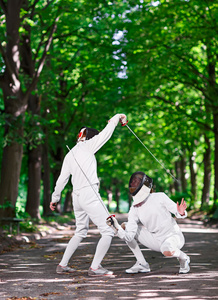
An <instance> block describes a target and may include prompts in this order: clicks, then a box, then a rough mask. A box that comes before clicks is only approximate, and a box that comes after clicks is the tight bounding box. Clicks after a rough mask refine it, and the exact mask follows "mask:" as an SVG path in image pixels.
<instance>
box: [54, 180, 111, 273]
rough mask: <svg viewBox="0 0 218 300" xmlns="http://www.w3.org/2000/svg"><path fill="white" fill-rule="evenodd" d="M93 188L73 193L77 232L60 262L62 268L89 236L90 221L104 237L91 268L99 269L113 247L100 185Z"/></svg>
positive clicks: (88, 187) (98, 246)
mask: <svg viewBox="0 0 218 300" xmlns="http://www.w3.org/2000/svg"><path fill="white" fill-rule="evenodd" d="M92 187H93V188H94V190H93V188H92ZM92 187H91V186H87V187H85V188H82V189H81V190H77V191H75V192H73V208H74V214H75V219H76V231H75V234H74V236H73V237H72V239H71V240H70V241H69V243H68V245H67V248H66V250H65V253H64V256H63V258H62V261H61V262H60V265H61V266H66V265H67V264H68V262H69V260H70V258H71V256H72V255H73V253H74V252H75V250H76V249H77V247H78V246H79V243H80V242H81V241H82V239H83V238H85V237H86V236H87V232H88V229H89V220H90V219H91V220H92V222H93V223H94V224H95V225H96V226H97V227H98V229H99V231H100V234H101V236H102V237H101V238H100V240H99V242H98V244H97V247H96V251H95V255H94V258H93V261H92V264H91V268H93V269H97V268H98V266H99V265H100V264H101V261H102V259H103V258H104V256H105V255H106V253H107V251H108V249H109V247H110V245H111V241H112V238H113V236H114V231H113V229H112V228H110V227H109V226H108V225H107V224H106V219H107V217H108V216H109V214H108V213H107V208H106V206H105V205H104V203H103V201H102V200H101V196H100V194H99V192H98V185H97V184H96V185H94V186H92ZM100 201H101V203H100Z"/></svg>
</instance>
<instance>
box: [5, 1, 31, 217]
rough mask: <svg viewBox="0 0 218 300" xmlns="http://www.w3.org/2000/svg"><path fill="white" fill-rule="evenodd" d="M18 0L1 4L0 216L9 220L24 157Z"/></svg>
mask: <svg viewBox="0 0 218 300" xmlns="http://www.w3.org/2000/svg"><path fill="white" fill-rule="evenodd" d="M21 4H22V1H21V0H19V1H18V0H8V1H7V2H6V3H5V4H4V3H3V2H2V3H1V5H2V6H3V9H4V13H5V16H6V30H7V33H6V36H7V46H6V48H5V49H4V48H3V47H2V45H1V49H0V51H1V54H2V57H3V58H4V62H5V71H4V74H3V76H1V78H0V84H1V88H2V90H3V97H4V105H5V114H6V116H7V120H6V126H5V135H4V139H5V141H6V146H5V147H4V149H3V156H2V167H1V183H0V205H2V206H3V207H5V206H6V207H7V206H8V207H9V208H8V209H6V210H2V209H1V212H0V215H1V216H2V215H4V216H5V217H10V216H14V215H15V204H16V200H17V195H18V184H19V177H20V170H21V162H22V155H23V146H22V140H23V113H24V112H25V110H26V105H27V103H26V102H27V101H26V99H24V98H23V93H22V90H21V83H20V81H19V69H20V60H19V26H20V7H21Z"/></svg>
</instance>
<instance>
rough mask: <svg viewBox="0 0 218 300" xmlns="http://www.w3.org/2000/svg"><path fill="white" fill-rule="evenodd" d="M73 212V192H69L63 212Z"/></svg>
mask: <svg viewBox="0 0 218 300" xmlns="http://www.w3.org/2000/svg"><path fill="white" fill-rule="evenodd" d="M72 210H73V206H72V191H67V194H66V197H65V200H64V207H63V212H64V213H66V212H71V211H72Z"/></svg>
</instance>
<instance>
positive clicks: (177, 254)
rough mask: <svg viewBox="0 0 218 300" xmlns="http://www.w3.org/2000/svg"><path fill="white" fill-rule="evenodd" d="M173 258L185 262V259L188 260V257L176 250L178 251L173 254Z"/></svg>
mask: <svg viewBox="0 0 218 300" xmlns="http://www.w3.org/2000/svg"><path fill="white" fill-rule="evenodd" d="M173 257H177V258H179V259H182V260H185V259H187V257H188V256H187V255H186V254H185V253H184V252H182V251H181V250H179V249H176V251H175V252H174V254H173Z"/></svg>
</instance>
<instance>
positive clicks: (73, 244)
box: [59, 235, 83, 267]
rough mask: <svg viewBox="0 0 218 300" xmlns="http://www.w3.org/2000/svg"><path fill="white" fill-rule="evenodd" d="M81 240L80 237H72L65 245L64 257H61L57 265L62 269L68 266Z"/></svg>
mask: <svg viewBox="0 0 218 300" xmlns="http://www.w3.org/2000/svg"><path fill="white" fill-rule="evenodd" d="M82 240H83V238H82V237H80V236H76V235H74V236H73V237H72V238H71V239H70V241H69V243H68V244H67V248H66V249H65V252H64V255H63V257H62V260H61V262H60V264H59V265H61V266H62V267H66V266H67V265H68V262H69V260H70V258H71V256H72V255H73V253H74V252H75V251H76V249H77V248H78V246H79V244H80V242H81V241H82Z"/></svg>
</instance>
